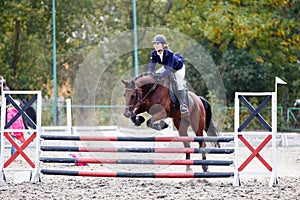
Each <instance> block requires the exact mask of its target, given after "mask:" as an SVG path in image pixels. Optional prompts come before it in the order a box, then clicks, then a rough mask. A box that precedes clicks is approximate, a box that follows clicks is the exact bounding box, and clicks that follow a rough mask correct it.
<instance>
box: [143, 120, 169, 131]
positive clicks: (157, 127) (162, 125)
mask: <svg viewBox="0 0 300 200" xmlns="http://www.w3.org/2000/svg"><path fill="white" fill-rule="evenodd" d="M147 126H148V127H150V128H153V129H155V130H157V131H161V130H162V129H165V128H167V127H168V126H169V125H168V124H167V123H166V122H164V121H162V120H161V121H160V122H159V123H156V124H151V123H150V122H149V121H147Z"/></svg>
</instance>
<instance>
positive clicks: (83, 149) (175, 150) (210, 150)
mask: <svg viewBox="0 0 300 200" xmlns="http://www.w3.org/2000/svg"><path fill="white" fill-rule="evenodd" d="M41 150H42V151H69V152H131V153H207V154H231V153H233V152H234V149H215V148H151V147H150V148H140V147H133V148H125V147H124V148H104V147H74V146H42V147H41Z"/></svg>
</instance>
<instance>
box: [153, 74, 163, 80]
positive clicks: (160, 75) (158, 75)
mask: <svg viewBox="0 0 300 200" xmlns="http://www.w3.org/2000/svg"><path fill="white" fill-rule="evenodd" d="M154 76H155V79H156V80H160V79H162V78H163V76H162V74H160V73H158V74H155V75H154Z"/></svg>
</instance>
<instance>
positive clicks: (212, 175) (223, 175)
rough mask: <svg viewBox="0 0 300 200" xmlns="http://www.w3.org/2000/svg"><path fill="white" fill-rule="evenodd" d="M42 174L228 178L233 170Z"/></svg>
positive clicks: (50, 172)
mask: <svg viewBox="0 0 300 200" xmlns="http://www.w3.org/2000/svg"><path fill="white" fill-rule="evenodd" d="M41 173H42V174H47V175H65V176H93V177H118V178H228V177H232V176H233V175H234V173H233V172H183V173H155V172H148V173H147V172H140V173H139V172H136V173H135V172H94V171H71V170H52V169H42V170H41Z"/></svg>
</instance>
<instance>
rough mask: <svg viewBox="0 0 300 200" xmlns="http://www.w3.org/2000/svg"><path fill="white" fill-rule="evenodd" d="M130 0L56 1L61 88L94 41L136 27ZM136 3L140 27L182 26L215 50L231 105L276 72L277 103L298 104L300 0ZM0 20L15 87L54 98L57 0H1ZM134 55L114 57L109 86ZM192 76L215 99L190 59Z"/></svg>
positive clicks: (2, 64) (65, 93) (1, 58)
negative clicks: (283, 83)
mask: <svg viewBox="0 0 300 200" xmlns="http://www.w3.org/2000/svg"><path fill="white" fill-rule="evenodd" d="M132 2H133V1H132V0H110V1H107V0H84V1H81V0H72V1H67V0H57V1H56V29H57V36H56V37H57V41H56V45H57V75H58V77H57V81H58V86H59V88H58V95H59V96H62V97H64V98H68V97H72V94H73V90H72V88H73V85H74V80H75V77H76V75H77V72H78V69H79V67H80V64H81V63H82V62H83V61H84V58H86V56H87V55H88V54H89V52H90V51H91V50H92V49H93V48H95V47H96V46H97V45H98V44H99V43H105V42H106V41H107V39H108V38H109V37H110V36H111V35H113V34H115V33H118V32H122V31H126V30H130V29H133V4H132ZM136 5H137V26H138V27H139V28H142V27H158V28H168V29H171V30H175V31H178V32H180V33H183V34H185V35H187V36H189V37H190V38H192V39H194V40H196V41H197V42H198V43H199V44H201V45H202V46H203V47H204V48H205V49H206V50H207V51H208V52H209V53H210V54H211V56H212V57H213V59H214V61H215V63H216V65H217V66H218V68H219V71H220V73H221V76H222V79H223V82H224V85H225V88H226V96H227V106H232V105H233V98H234V92H236V91H273V90H274V80H275V76H278V77H280V78H281V79H283V80H285V81H286V82H288V86H287V87H280V88H279V95H278V105H284V106H293V103H294V101H295V99H297V98H300V91H299V84H300V83H299V82H300V81H299V80H300V79H299V75H300V48H299V46H300V27H299V26H300V25H299V24H300V20H299V16H300V13H299V9H300V3H299V1H296V0H228V1H224V0H223V1H221V0H151V1H150V0H149V1H137V4H136ZM0 25H1V29H0V41H1V43H0V74H1V75H3V76H4V77H5V79H6V80H7V83H8V84H9V86H10V88H11V89H14V90H41V91H42V93H43V95H44V97H45V98H47V99H50V100H51V98H52V96H53V63H52V62H53V60H52V55H53V52H52V51H53V49H52V42H53V40H52V37H53V36H52V1H51V0H42V1H27V0H13V1H0ZM142 37H143V35H142V34H141V35H139V39H141V38H142ZM167 37H168V38H171V37H172V36H171V35H168V36H167ZM183 42H184V41H183ZM171 48H172V47H171ZM138 55H139V63H146V62H148V59H149V52H148V51H147V50H139V52H138ZM186 60H187V61H188V56H186ZM133 63H134V56H133V52H131V53H128V55H125V56H124V57H120V58H118V59H116V60H115V62H114V64H115V65H116V66H117V67H116V68H114V69H112V70H111V71H110V72H109V75H110V76H109V77H108V78H107V80H106V81H104V82H103V83H102V84H107V85H108V86H109V83H110V82H111V81H114V77H116V76H117V75H116V74H119V73H122V72H125V71H127V70H128V69H130V68H133V67H134V64H133ZM187 63H188V62H187ZM133 75H134V74H132V76H133ZM186 77H187V80H188V82H189V84H190V85H191V87H192V88H194V89H195V90H196V91H195V92H196V93H197V94H199V95H201V96H206V97H208V98H210V101H211V102H212V103H214V102H217V99H214V98H213V97H211V96H209V92H208V90H207V88H206V85H205V82H204V81H203V79H202V78H201V75H199V74H197V73H194V71H193V67H192V66H187V76H186ZM284 94H286V96H287V98H285V99H284ZM106 95H108V94H105V93H103V94H101V97H103V98H98V99H99V102H97V104H99V105H107V104H109V103H110V102H107V101H106V99H105V96H106Z"/></svg>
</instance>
